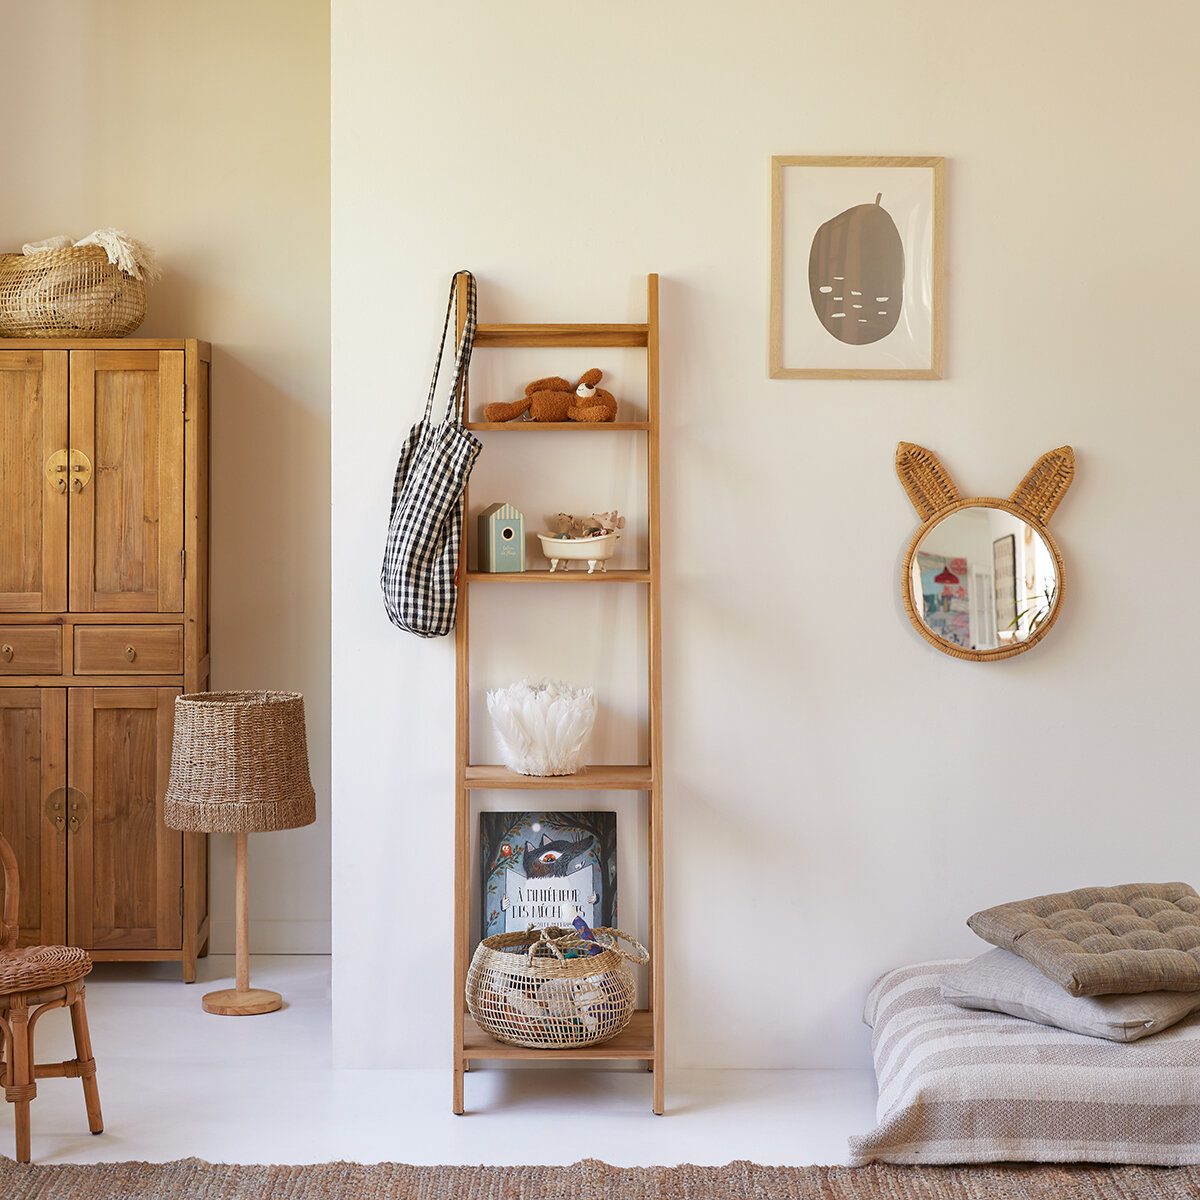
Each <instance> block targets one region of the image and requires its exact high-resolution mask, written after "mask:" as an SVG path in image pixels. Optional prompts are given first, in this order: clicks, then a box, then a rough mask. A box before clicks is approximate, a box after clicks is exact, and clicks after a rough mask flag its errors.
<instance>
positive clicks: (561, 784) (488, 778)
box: [463, 763, 654, 792]
mask: <svg viewBox="0 0 1200 1200" xmlns="http://www.w3.org/2000/svg"><path fill="white" fill-rule="evenodd" d="M463 783H464V785H465V786H466V789H467V790H468V791H482V790H484V789H492V788H494V789H497V790H507V789H509V788H520V789H531V790H543V791H544V790H549V789H551V788H563V789H568V788H570V789H575V790H579V791H632V792H647V791H650V790H651V789H652V788H653V786H654V772H653V771H652V770H651V769H650V767H648V766H632V767H631V766H605V765H603V764H600V765H598V766H592V767H584V768H583V769H582V770H581V771H577V772H576V773H575V774H574V775H518V774H517V772H516V771H510V770H509V769H508V768H507V767H503V766H500V765H498V764H495V763H479V764H476V765H472V766H468V767H466V768H465V770H464V773H463Z"/></svg>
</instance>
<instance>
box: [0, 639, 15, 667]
mask: <svg viewBox="0 0 1200 1200" xmlns="http://www.w3.org/2000/svg"><path fill="white" fill-rule="evenodd" d="M12 656H13V648H12V647H11V646H10V645H9V644H8V643H7V642H5V643H4V645H3V646H0V658H3V659H4V661H5V662H12Z"/></svg>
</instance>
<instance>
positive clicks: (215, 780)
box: [164, 692, 316, 1017]
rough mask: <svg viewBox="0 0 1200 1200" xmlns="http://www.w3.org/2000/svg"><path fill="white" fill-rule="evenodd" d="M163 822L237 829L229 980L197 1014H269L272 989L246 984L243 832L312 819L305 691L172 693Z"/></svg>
mask: <svg viewBox="0 0 1200 1200" xmlns="http://www.w3.org/2000/svg"><path fill="white" fill-rule="evenodd" d="M164 808H165V817H166V822H167V825H168V826H169V827H170V828H172V829H183V830H188V831H192V832H199V833H232V834H236V835H237V986H236V987H232V988H225V989H223V990H221V991H217V992H209V993H208V994H207V995H206V996H205V997H204V1001H203V1003H204V1010H205V1012H210V1013H217V1014H219V1015H221V1016H227V1017H232V1016H251V1015H253V1014H255V1013H267V1012H274V1011H275V1009H277V1008H279V1007H280V1005H281V1004H282V1003H283V998H282V997H281V996H280V995H279V993H278V992H271V991H267V990H266V989H265V988H252V987H251V986H250V949H249V941H250V915H249V903H248V893H249V871H248V865H247V839H248V836H249V835H250V834H251V833H262V832H265V831H268V830H273V829H297V828H299V827H300V826H301V825H310V824H312V822H313V821H314V820H315V819H316V798H315V796H314V795H313V787H312V783H311V782H310V780H309V777H308V743H307V741H306V739H305V734H304V697H303V696H300V695H298V694H297V693H295V692H198V693H195V694H194V695H190V696H178V697H176V699H175V737H174V742H173V744H172V747H171V779H170V782H169V783H168V785H167V797H166V801H165V802H164Z"/></svg>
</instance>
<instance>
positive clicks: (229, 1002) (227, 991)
mask: <svg viewBox="0 0 1200 1200" xmlns="http://www.w3.org/2000/svg"><path fill="white" fill-rule="evenodd" d="M201 1003H202V1004H203V1006H204V1011H205V1012H210V1013H216V1015H217V1016H219V1017H252V1016H255V1015H256V1014H257V1013H269V1012H274V1011H275V1010H276V1009H277V1008H280V1007H281V1006H282V1004H283V997H282V996H281V995H280V994H279V993H278V992H269V991H267V989H266V988H247V989H246V990H245V991H239V990H238V989H237V988H224V989H223V990H222V991H219V992H209V993H208V995H206V996H205V997H204V999H203V1000H202V1001H201Z"/></svg>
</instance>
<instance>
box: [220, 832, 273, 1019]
mask: <svg viewBox="0 0 1200 1200" xmlns="http://www.w3.org/2000/svg"><path fill="white" fill-rule="evenodd" d="M234 836H235V837H236V838H237V892H236V904H237V915H236V918H235V926H236V937H237V975H236V981H237V986H236V987H232V988H225V989H223V990H222V991H219V992H209V993H208V994H207V995H206V996H205V997H204V1000H203V1005H204V1011H205V1012H210V1013H216V1014H217V1015H218V1016H222V1017H249V1016H253V1015H254V1014H256V1013H268V1012H274V1011H275V1010H276V1009H277V1008H279V1007H280V1006H281V1005H282V1004H283V997H282V996H280V994H279V993H278V992H270V991H267V990H266V989H265V988H252V987H251V986H250V865H249V861H248V859H249V855H248V853H247V850H248V845H247V843H248V840H249V834H246V833H237V834H235V835H234Z"/></svg>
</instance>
